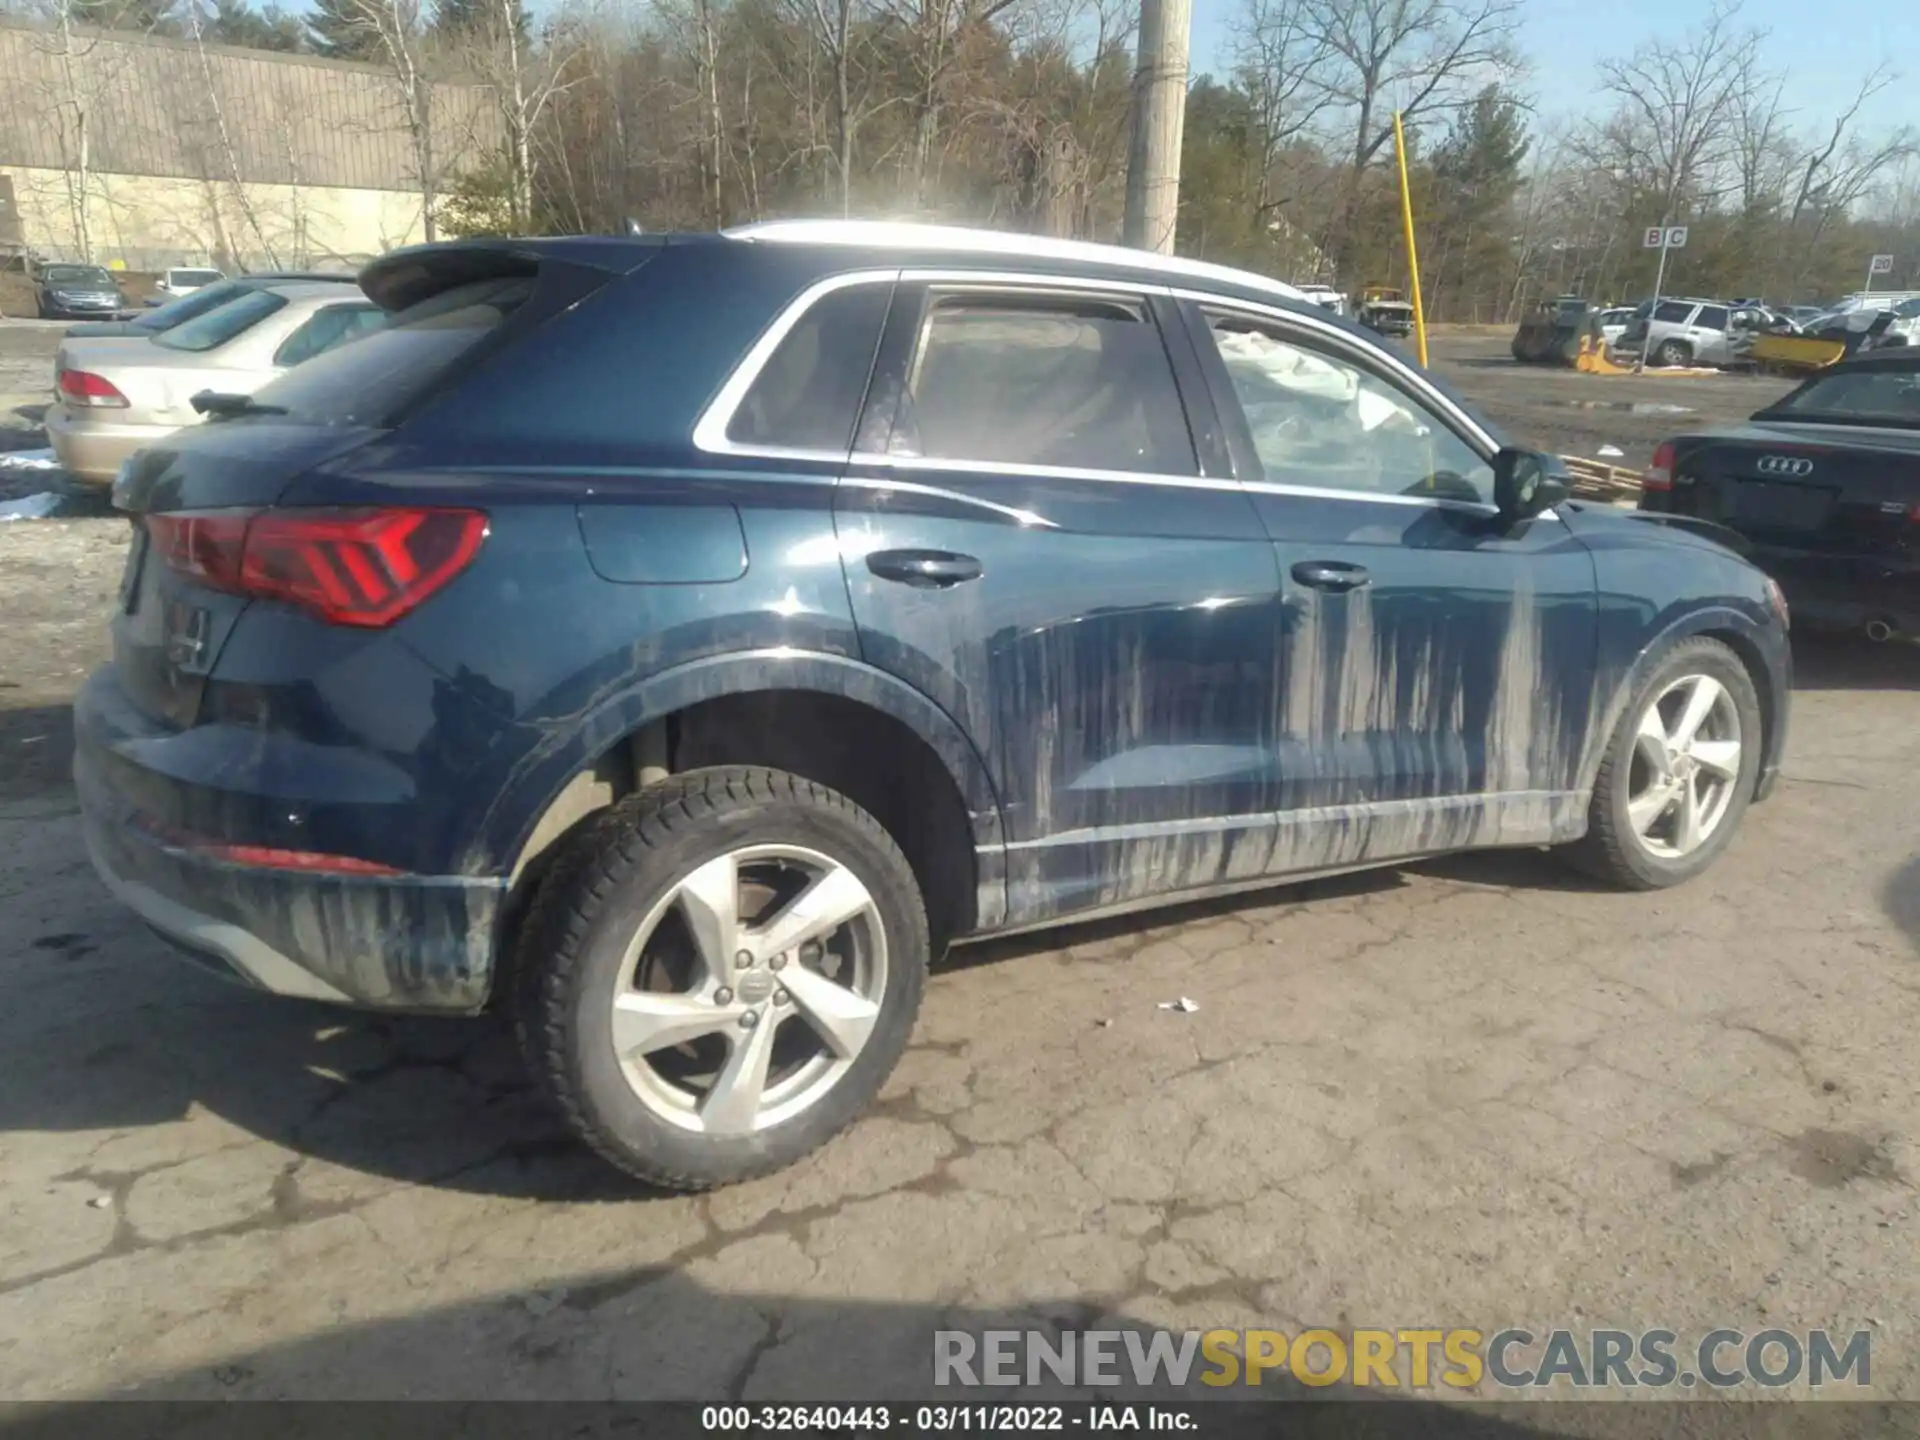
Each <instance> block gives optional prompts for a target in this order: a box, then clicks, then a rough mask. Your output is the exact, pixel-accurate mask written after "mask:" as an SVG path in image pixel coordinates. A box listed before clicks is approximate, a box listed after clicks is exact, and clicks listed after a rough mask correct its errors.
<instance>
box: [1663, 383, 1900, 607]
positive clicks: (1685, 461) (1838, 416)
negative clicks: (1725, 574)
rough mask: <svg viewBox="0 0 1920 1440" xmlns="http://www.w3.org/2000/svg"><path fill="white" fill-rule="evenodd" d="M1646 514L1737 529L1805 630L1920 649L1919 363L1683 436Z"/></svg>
mask: <svg viewBox="0 0 1920 1440" xmlns="http://www.w3.org/2000/svg"><path fill="white" fill-rule="evenodd" d="M1640 508H1641V509H1642V510H1649V511H1657V512H1661V513H1666V514H1673V515H1686V516H1694V517H1697V518H1698V519H1701V520H1705V521H1711V522H1713V523H1715V524H1718V525H1722V526H1725V527H1727V528H1728V529H1730V530H1733V531H1736V532H1737V533H1738V534H1739V535H1740V536H1741V537H1742V538H1743V540H1744V542H1745V544H1744V547H1743V548H1744V549H1745V552H1746V554H1747V556H1748V558H1749V559H1751V560H1752V561H1753V562H1754V563H1755V564H1757V565H1759V566H1760V567H1761V568H1762V569H1764V570H1766V571H1767V572H1768V573H1770V574H1771V575H1772V576H1773V577H1774V578H1775V579H1776V580H1777V581H1779V583H1780V587H1781V588H1782V589H1783V590H1784V591H1786V594H1787V600H1788V603H1789V604H1790V605H1791V607H1792V610H1793V615H1794V619H1795V621H1796V622H1799V623H1800V624H1803V625H1805V626H1807V627H1809V628H1816V629H1828V630H1851V631H1859V632H1862V633H1864V634H1865V635H1866V636H1867V637H1868V638H1869V639H1873V640H1890V639H1896V638H1898V639H1905V640H1920V353H1917V352H1915V351H1913V350H1909V349H1904V348H1903V349H1899V350H1890V351H1876V352H1874V353H1871V354H1867V355H1863V356H1861V357H1860V358H1858V359H1855V360H1847V361H1843V362H1841V363H1840V364H1838V365H1835V366H1833V367H1832V368H1830V369H1827V370H1823V371H1821V372H1820V373H1819V374H1818V375H1816V376H1814V377H1813V378H1812V379H1810V380H1808V381H1806V382H1805V383H1804V384H1802V385H1800V386H1799V388H1797V389H1795V390H1793V391H1790V392H1789V393H1788V394H1786V395H1785V396H1783V397H1782V398H1781V399H1779V400H1777V401H1776V402H1774V403H1773V404H1772V405H1769V406H1767V407H1766V408H1765V409H1764V410H1761V411H1759V412H1757V413H1756V414H1755V415H1754V416H1753V418H1752V419H1751V420H1749V421H1748V422H1747V423H1746V424H1744V425H1734V426H1729V427H1725V428H1721V429H1714V430H1702V431H1699V432H1697V433H1695V434H1690V435H1680V436H1676V437H1675V438H1674V439H1672V440H1670V441H1668V442H1667V443H1666V444H1664V445H1662V446H1660V447H1659V449H1657V450H1656V451H1654V455H1653V464H1652V465H1651V467H1650V468H1649V469H1648V471H1647V474H1646V476H1645V477H1644V480H1643V484H1642V490H1641V495H1640Z"/></svg>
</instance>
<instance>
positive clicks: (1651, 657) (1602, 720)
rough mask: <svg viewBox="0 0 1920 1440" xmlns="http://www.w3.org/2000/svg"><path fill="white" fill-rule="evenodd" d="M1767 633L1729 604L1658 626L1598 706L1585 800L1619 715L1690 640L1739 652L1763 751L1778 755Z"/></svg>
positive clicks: (1584, 770)
mask: <svg viewBox="0 0 1920 1440" xmlns="http://www.w3.org/2000/svg"><path fill="white" fill-rule="evenodd" d="M1764 633H1765V632H1764V631H1763V630H1762V628H1761V627H1760V626H1759V625H1757V624H1755V623H1754V621H1753V619H1752V618H1751V617H1750V616H1747V615H1745V614H1743V613H1742V612H1741V611H1739V610H1737V609H1735V608H1733V607H1731V606H1727V605H1713V606H1707V607H1703V608H1701V609H1698V610H1691V611H1688V612H1686V613H1685V614H1682V615H1679V616H1677V617H1675V618H1673V619H1672V620H1670V621H1669V622H1668V623H1667V624H1666V625H1665V626H1664V627H1662V628H1661V629H1659V630H1658V631H1656V632H1655V633H1654V634H1653V636H1652V637H1651V638H1650V639H1648V640H1647V641H1646V642H1645V643H1644V644H1643V645H1642V646H1641V647H1640V649H1639V650H1638V651H1637V652H1636V653H1635V655H1634V658H1633V661H1632V663H1631V664H1629V665H1628V666H1627V668H1626V671H1625V672H1624V674H1623V675H1622V676H1621V678H1620V680H1619V681H1618V683H1616V684H1615V685H1614V686H1613V687H1612V691H1611V693H1610V694H1609V696H1608V697H1607V699H1606V702H1605V704H1604V706H1603V707H1600V709H1599V713H1598V715H1597V716H1596V722H1595V723H1594V724H1593V725H1592V727H1591V728H1590V730H1589V733H1588V737H1587V747H1586V754H1585V756H1584V757H1583V758H1582V760H1581V768H1580V783H1579V793H1580V794H1581V795H1582V796H1583V797H1585V798H1586V800H1587V801H1589V802H1590V801H1591V800H1592V797H1593V786H1594V780H1595V777H1596V776H1597V775H1598V774H1599V771H1600V765H1601V762H1602V761H1603V760H1604V759H1605V758H1606V753H1607V747H1608V745H1609V744H1611V743H1612V740H1613V732H1614V730H1615V729H1616V728H1617V727H1618V726H1619V724H1620V717H1621V716H1622V715H1624V714H1625V713H1626V710H1627V706H1628V705H1629V704H1630V703H1631V702H1632V700H1633V697H1634V695H1635V694H1636V693H1637V692H1638V691H1639V689H1640V686H1641V685H1642V684H1643V683H1644V682H1645V680H1646V678H1647V676H1648V675H1649V674H1650V673H1651V672H1652V671H1653V668H1654V667H1655V666H1656V665H1658V664H1659V663H1660V662H1661V661H1662V660H1663V659H1664V658H1665V657H1666V655H1667V652H1668V651H1670V650H1671V649H1673V647H1674V646H1675V645H1678V644H1680V643H1681V642H1683V641H1686V640H1694V639H1704V640H1718V641H1720V642H1721V643H1722V644H1724V645H1725V646H1727V648H1728V649H1730V650H1732V651H1733V653H1734V655H1735V656H1736V657H1738V659H1739V661H1740V664H1741V666H1742V667H1743V668H1744V669H1745V670H1746V672H1747V677H1748V679H1750V680H1751V681H1752V682H1753V689H1754V694H1755V695H1756V696H1757V697H1758V699H1759V703H1760V726H1761V754H1762V756H1763V757H1765V759H1770V758H1772V757H1773V756H1774V755H1776V753H1777V745H1776V740H1777V737H1778V726H1779V721H1780V718H1781V717H1780V697H1779V696H1778V695H1777V694H1776V687H1775V681H1774V675H1773V669H1772V667H1771V666H1770V665H1769V664H1768V663H1767V658H1766V648H1765V646H1764V644H1763V643H1762V639H1761V637H1762V636H1763V635H1764ZM1765 759H1763V763H1762V766H1761V771H1762V774H1764V773H1765V769H1766V764H1765Z"/></svg>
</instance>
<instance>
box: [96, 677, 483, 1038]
mask: <svg viewBox="0 0 1920 1440" xmlns="http://www.w3.org/2000/svg"><path fill="white" fill-rule="evenodd" d="M90 701H91V702H93V703H90ZM115 710H116V707H114V706H113V705H111V704H110V703H104V702H103V700H102V696H101V694H100V691H99V690H98V689H97V688H96V687H95V685H93V684H90V685H89V686H88V687H87V688H86V689H83V691H82V693H81V697H80V701H79V703H78V704H77V705H76V707H75V717H74V718H75V739H76V746H75V753H74V768H73V776H74V786H75V789H76V790H77V791H78V794H79V799H80V812H81V824H82V827H83V830H84V833H85V837H86V844H87V853H88V855H89V856H90V857H91V859H92V861H93V865H94V868H95V869H96V870H97V871H99V873H100V877H101V879H103V880H104V881H105V882H106V884H107V887H108V888H109V889H110V890H112V892H113V893H114V895H115V896H116V897H117V898H118V899H119V900H120V901H121V902H122V903H124V904H125V905H127V906H128V907H129V908H130V909H132V910H133V911H134V912H135V913H136V914H138V915H139V916H140V917H141V918H142V919H143V920H145V921H146V922H147V924H148V925H150V926H152V927H153V929H154V930H156V931H158V932H159V933H160V934H161V935H162V936H163V937H165V938H166V939H167V940H169V941H171V942H172V943H173V944H174V945H176V946H177V947H179V948H180V949H182V950H184V951H186V952H188V954H189V955H191V956H192V957H193V958H195V959H198V960H200V961H202V962H204V963H206V964H207V965H208V967H209V968H211V969H213V970H215V971H217V972H219V973H221V974H223V975H225V976H226V977H228V978H230V979H235V980H239V981H241V982H243V983H245V984H248V985H252V986H256V987H258V988H260V989H263V990H268V991H271V992H273V993H274V994H278V995H289V996H298V997H301V998H305V999H312V1000H327V1001H332V1002H334V1003H338V1004H346V1005H354V1006H359V1007H363V1008H368V1009H379V1010H398V1011H433V1012H439V1013H449V1012H451V1013H460V1014H470V1013H473V1012H476V1011H478V1010H480V1009H482V1008H484V1007H485V1005H486V1003H487V999H488V995H489V993H490V991H491V988H492V981H493V970H494V951H495V937H496V931H497V928H498V920H499V915H500V908H501V904H502V902H503V900H504V898H505V895H506V886H505V881H503V880H499V879H493V878H488V877H468V876H441V875H418V874H391V875H387V874H377V875H360V874H335V873H326V872H324V871H322V872H315V871H311V870H306V869H291V868H283V867H281V866H277V865H272V864H267V865H260V864H246V863H236V862H234V861H233V860H231V859H228V858H225V857H224V856H219V855H215V854H210V853H208V852H207V851H206V850H205V849H203V848H201V847H199V846H197V845H196V844H195V843H194V837H187V836H182V835H178V834H170V833H168V832H167V831H166V830H165V829H163V828H160V827H157V826H155V825H154V824H153V823H152V822H153V820H154V818H155V817H153V816H151V815H147V814H145V813H144V812H143V810H142V809H141V808H140V807H139V806H137V805H136V804H135V803H134V801H133V800H132V799H131V798H129V796H128V795H127V793H125V790H124V788H123V787H122V786H120V785H117V784H115V783H114V777H116V776H118V777H122V778H126V776H127V774H128V767H129V766H130V765H131V764H133V763H134V761H133V759H132V756H131V755H130V754H129V753H128V752H129V751H139V752H140V753H141V754H142V755H143V758H146V759H149V760H154V761H156V762H157V763H156V764H155V765H154V766H150V767H146V768H143V769H142V770H141V771H140V773H139V774H138V775H137V776H136V777H134V778H137V779H138V780H139V781H140V782H141V784H140V786H139V789H140V791H141V793H142V794H148V795H151V794H153V793H155V791H156V788H157V787H161V788H163V787H164V786H165V785H166V784H167V783H168V782H169V780H170V779H171V778H172V777H169V776H167V775H166V774H165V770H164V759H163V754H164V747H154V746H152V745H147V746H145V747H142V746H141V745H140V738H141V737H128V736H121V735H120V734H118V733H117V730H116V726H115V723H114V721H115V719H116V715H115Z"/></svg>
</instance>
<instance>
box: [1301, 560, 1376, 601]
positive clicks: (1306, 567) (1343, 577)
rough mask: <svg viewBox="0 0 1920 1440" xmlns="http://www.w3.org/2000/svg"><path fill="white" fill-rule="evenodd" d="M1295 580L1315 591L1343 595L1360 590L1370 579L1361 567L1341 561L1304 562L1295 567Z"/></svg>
mask: <svg viewBox="0 0 1920 1440" xmlns="http://www.w3.org/2000/svg"><path fill="white" fill-rule="evenodd" d="M1293 578H1294V579H1296V580H1298V581H1299V582H1300V583H1301V584H1302V585H1307V586H1310V587H1312V588H1313V589H1315V590H1332V591H1334V592H1336V593H1342V592H1345V591H1348V590H1358V589H1359V588H1360V587H1361V586H1362V585H1364V584H1366V583H1367V581H1368V579H1369V578H1370V577H1369V576H1368V575H1367V572H1366V568H1365V567H1364V566H1361V565H1348V564H1347V563H1345V562H1344V561H1341V560H1302V561H1301V562H1300V563H1299V564H1298V565H1296V566H1294V567H1293Z"/></svg>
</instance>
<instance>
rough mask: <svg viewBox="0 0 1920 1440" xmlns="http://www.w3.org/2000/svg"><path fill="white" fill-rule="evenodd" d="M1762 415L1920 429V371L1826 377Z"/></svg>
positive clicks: (1803, 388) (1885, 371) (1795, 393)
mask: <svg viewBox="0 0 1920 1440" xmlns="http://www.w3.org/2000/svg"><path fill="white" fill-rule="evenodd" d="M1760 414H1761V416H1763V417H1772V418H1774V419H1780V420H1828V421H1835V422H1838V423H1840V424H1847V425H1897V426H1900V427H1901V428H1903V429H1920V368H1916V369H1912V370H1856V371H1853V372H1852V373H1850V374H1841V375H1822V376H1820V377H1819V378H1818V379H1816V380H1812V381H1809V382H1808V383H1807V384H1806V385H1803V386H1802V387H1801V388H1800V389H1798V390H1796V391H1794V392H1793V393H1792V394H1791V395H1788V396H1786V397H1785V398H1784V399H1782V400H1780V401H1778V402H1777V403H1776V404H1774V405H1771V406H1769V407H1768V408H1767V409H1765V410H1762V411H1761V412H1760Z"/></svg>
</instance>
